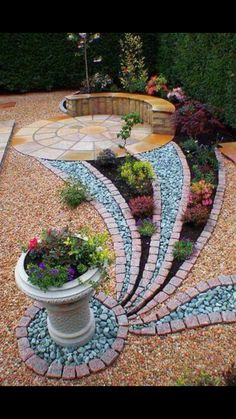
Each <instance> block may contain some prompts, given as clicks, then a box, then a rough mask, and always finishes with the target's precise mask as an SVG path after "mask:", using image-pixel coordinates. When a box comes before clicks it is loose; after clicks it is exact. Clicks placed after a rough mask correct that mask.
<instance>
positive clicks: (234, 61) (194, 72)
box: [157, 33, 236, 128]
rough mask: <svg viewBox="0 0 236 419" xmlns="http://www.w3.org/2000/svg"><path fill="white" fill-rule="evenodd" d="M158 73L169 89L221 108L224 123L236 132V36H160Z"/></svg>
mask: <svg viewBox="0 0 236 419" xmlns="http://www.w3.org/2000/svg"><path fill="white" fill-rule="evenodd" d="M157 70H158V71H161V72H163V73H164V74H165V75H166V76H167V78H168V81H169V82H170V84H171V85H172V86H176V85H178V84H179V85H181V86H182V87H183V88H184V89H185V90H186V92H187V93H188V94H189V95H190V96H192V97H193V98H194V99H198V100H200V101H202V102H204V103H207V104H209V105H213V106H216V107H218V108H220V109H221V110H222V111H223V113H222V116H223V120H224V121H225V123H226V124H228V125H230V126H231V127H233V128H236V100H235V98H236V34H235V33H162V34H159V37H158V42H157Z"/></svg>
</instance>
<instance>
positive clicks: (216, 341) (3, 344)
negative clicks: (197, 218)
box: [0, 92, 236, 386]
mask: <svg viewBox="0 0 236 419" xmlns="http://www.w3.org/2000/svg"><path fill="white" fill-rule="evenodd" d="M66 93H71V92H64V93H63V92H53V93H40V94H36V93H34V94H28V95H22V98H20V99H19V96H21V95H17V98H18V100H19V102H18V106H17V108H16V107H15V108H11V109H9V110H7V109H5V110H4V112H2V111H1V119H16V121H17V125H18V126H17V129H19V128H21V127H22V126H24V125H26V124H28V123H31V122H33V121H35V120H37V119H42V118H49V117H50V116H56V115H58V103H59V101H60V100H61V99H62V97H63V96H64V94H66ZM14 97H15V95H14ZM9 98H11V96H8V97H7V100H9ZM12 100H15V99H13V97H12ZM3 113H4V115H3V117H2V114H3ZM224 161H225V164H226V168H227V187H226V197H225V201H224V205H223V211H222V214H221V215H220V218H219V223H218V225H217V227H216V229H215V233H214V234H213V236H212V238H211V240H210V241H209V243H208V244H207V247H206V248H205V249H206V250H207V248H208V247H209V246H210V245H211V248H209V250H208V254H207V257H206V256H205V255H204V253H203V255H202V256H203V260H202V257H200V258H199V260H198V261H197V264H196V265H195V268H194V270H193V274H192V275H191V281H189V285H190V284H191V283H196V282H199V281H200V280H202V279H205V278H209V277H211V276H212V274H211V272H215V273H216V274H217V275H218V274H220V273H223V274H230V273H232V272H235V247H236V235H235V234H232V232H233V228H234V226H235V225H236V211H235V208H236V204H235V185H236V168H235V165H233V163H230V162H228V161H227V160H226V159H224ZM52 176H53V177H52ZM61 185H62V181H60V180H59V179H57V178H56V177H55V176H54V175H52V174H51V173H50V172H48V171H46V169H42V167H41V165H40V164H39V163H35V161H34V160H33V159H31V158H29V157H26V156H21V155H20V154H18V153H16V152H15V151H13V150H11V149H9V150H8V153H7V156H6V159H5V161H4V163H3V167H2V170H1V173H0V225H1V234H0V255H1V266H0V270H1V272H0V281H1V290H2V292H1V312H0V384H1V385H2V386H40V385H46V386H52V385H54V386H64V385H65V386H72V385H73V386H76V385H77V386H104V385H105V386H131V385H133V386H143V385H145V386H153V385H161V386H168V385H174V384H175V383H176V380H177V379H178V378H179V377H182V375H183V374H184V373H185V372H186V371H187V372H188V375H192V376H196V375H197V374H198V373H199V372H200V371H206V372H207V373H208V374H211V375H212V376H219V375H221V373H222V370H223V369H225V368H226V367H228V366H229V365H230V363H231V362H233V361H234V360H235V346H236V334H235V325H234V324H233V325H215V326H211V327H207V328H202V329H201V328H199V329H197V330H188V331H184V332H182V333H176V334H173V335H168V336H166V337H164V338H160V337H159V336H150V337H147V336H134V335H129V336H128V340H127V342H126V346H125V349H124V351H123V353H121V355H120V356H119V358H118V359H117V361H116V362H115V364H114V365H113V366H112V367H110V368H107V369H106V370H105V371H102V372H100V373H98V374H92V375H91V376H89V377H85V378H83V379H81V380H75V381H68V380H56V379H53V380H52V379H47V378H46V377H41V376H37V375H36V374H34V373H33V372H32V371H31V370H29V368H27V367H26V366H25V364H24V362H22V361H21V359H20V357H19V353H18V348H17V342H16V338H15V334H14V327H15V326H16V324H17V321H18V320H19V319H20V317H21V316H22V315H23V313H24V310H25V308H26V307H27V306H28V305H29V304H30V300H29V299H27V297H25V296H24V295H23V294H22V293H21V292H20V291H18V290H17V288H16V286H15V280H14V267H15V263H16V261H17V258H18V256H19V254H20V250H19V241H20V240H22V241H25V240H28V238H29V237H31V236H32V235H35V234H37V233H39V232H40V231H41V228H42V227H43V226H44V225H46V226H48V223H50V224H51V225H52V226H58V225H63V224H64V223H68V222H69V221H70V223H71V224H72V225H74V226H75V225H76V224H78V225H79V223H80V221H79V220H82V221H83V222H84V219H83V218H84V217H83V213H81V207H80V209H79V210H78V214H77V216H76V217H75V216H74V215H73V217H71V213H70V211H68V210H65V209H62V208H61V206H60V205H59V203H58V197H57V195H56V190H57V188H59V187H60V186H61ZM82 205H83V206H84V205H86V209H88V208H89V211H87V213H86V217H85V219H86V222H87V223H88V224H89V223H90V222H91V223H94V222H96V227H97V228H98V230H99V229H100V231H101V230H103V229H104V224H103V222H102V220H101V219H100V217H99V216H98V214H97V213H96V212H95V211H94V210H93V209H91V207H90V206H87V205H88V204H82ZM76 211H77V210H76ZM80 215H81V217H80ZM75 218H76V221H75ZM222 229H223V231H224V234H222ZM203 252H204V250H203ZM213 260H214V263H213ZM196 269H197V270H198V271H196ZM193 275H194V276H193ZM187 280H189V278H187Z"/></svg>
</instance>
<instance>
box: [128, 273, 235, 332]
mask: <svg viewBox="0 0 236 419" xmlns="http://www.w3.org/2000/svg"><path fill="white" fill-rule="evenodd" d="M219 285H236V274H233V275H228V276H226V275H220V276H219V277H217V278H211V279H208V280H206V281H201V282H199V284H197V285H196V287H190V288H189V289H188V290H186V291H185V292H180V293H177V294H176V296H175V298H173V299H171V300H169V301H168V303H167V304H166V305H163V306H162V307H161V308H160V309H159V310H158V311H157V312H156V313H152V314H151V315H145V316H142V319H141V320H140V321H139V322H136V323H134V322H132V321H131V322H130V324H131V325H132V324H140V325H141V324H144V323H146V324H148V323H150V322H153V321H158V320H160V319H161V318H163V317H165V316H167V315H169V314H170V313H171V312H173V311H175V310H176V309H177V308H178V307H180V306H181V305H183V304H185V303H188V302H190V301H191V300H192V299H193V298H194V297H197V296H198V295H199V294H201V293H202V292H206V291H208V290H210V289H213V288H216V287H218V286H219ZM235 321H236V313H234V312H233V311H222V312H212V313H209V314H198V315H190V316H187V317H185V318H184V319H183V320H171V321H170V322H165V323H161V324H159V325H157V326H150V327H148V326H147V327H144V328H143V329H136V330H134V329H131V328H130V329H129V331H130V333H133V334H135V335H155V334H158V335H163V334H167V333H173V332H181V331H182V330H185V329H192V328H195V327H200V326H209V325H211V324H217V323H232V322H235Z"/></svg>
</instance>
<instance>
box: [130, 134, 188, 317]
mask: <svg viewBox="0 0 236 419" xmlns="http://www.w3.org/2000/svg"><path fill="white" fill-rule="evenodd" d="M171 144H172V145H173V146H174V148H175V150H176V152H177V154H178V157H179V159H180V161H181V164H182V169H183V186H182V197H181V200H180V203H179V210H178V213H177V215H176V219H175V223H174V227H173V230H172V233H171V236H170V239H169V243H168V248H167V251H166V254H165V258H164V261H163V263H162V266H161V268H160V270H159V273H158V275H157V277H156V278H155V280H154V281H153V282H152V284H151V286H150V288H149V289H148V290H147V291H146V292H145V293H144V295H143V296H142V297H141V298H142V300H141V301H140V302H139V303H138V304H137V305H136V306H135V307H132V308H130V310H128V314H129V315H130V314H131V315H132V314H134V313H137V312H139V310H140V313H144V312H147V311H149V310H151V309H152V308H153V307H155V305H156V304H157V303H159V302H161V301H159V299H161V298H163V297H162V292H160V293H159V294H157V295H156V296H154V297H153V299H151V298H152V296H153V295H154V294H155V293H156V292H157V291H158V289H159V288H160V287H161V286H162V284H163V283H164V282H165V279H166V277H167V275H168V273H169V269H170V268H171V265H172V262H173V259H174V257H173V254H172V253H173V245H174V243H175V242H176V241H177V240H179V237H180V233H181V230H182V225H183V220H182V218H183V214H184V213H185V211H186V208H187V205H188V199H189V188H190V180H191V175H190V170H189V167H188V163H187V161H186V158H185V155H184V153H183V152H182V150H181V149H180V147H179V146H178V145H177V144H176V143H174V142H171ZM154 269H155V268H154ZM186 276H187V275H186ZM140 292H141V290H140V291H139V293H140ZM159 295H161V297H159ZM138 296H139V295H138V294H137V295H136V298H137V297H138ZM146 303H147V304H146ZM144 305H145V308H143V306H144ZM127 308H128V304H127ZM141 309H142V310H141Z"/></svg>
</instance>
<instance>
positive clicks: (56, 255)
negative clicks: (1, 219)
mask: <svg viewBox="0 0 236 419" xmlns="http://www.w3.org/2000/svg"><path fill="white" fill-rule="evenodd" d="M106 240H107V236H106V234H99V235H91V233H90V236H89V237H88V236H86V235H85V234H73V233H71V232H69V230H68V229H64V230H52V229H49V230H43V232H42V234H41V237H40V240H38V239H37V238H36V237H35V238H33V239H32V240H30V242H29V245H28V249H27V250H28V252H27V255H26V258H25V269H26V272H27V274H28V280H29V281H30V282H31V284H33V285H36V286H38V287H39V288H40V289H43V290H45V291H46V290H47V289H48V288H49V287H50V286H53V287H61V286H62V285H63V284H65V283H66V282H68V281H73V280H74V279H76V278H79V276H80V275H82V274H84V273H85V272H86V271H87V270H88V269H89V268H91V267H93V268H94V267H98V268H100V269H101V270H103V272H105V271H106V268H107V266H108V264H109V263H110V261H111V255H110V253H109V250H108V248H106V247H105V242H106ZM24 250H26V249H24ZM78 280H79V279H78Z"/></svg>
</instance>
